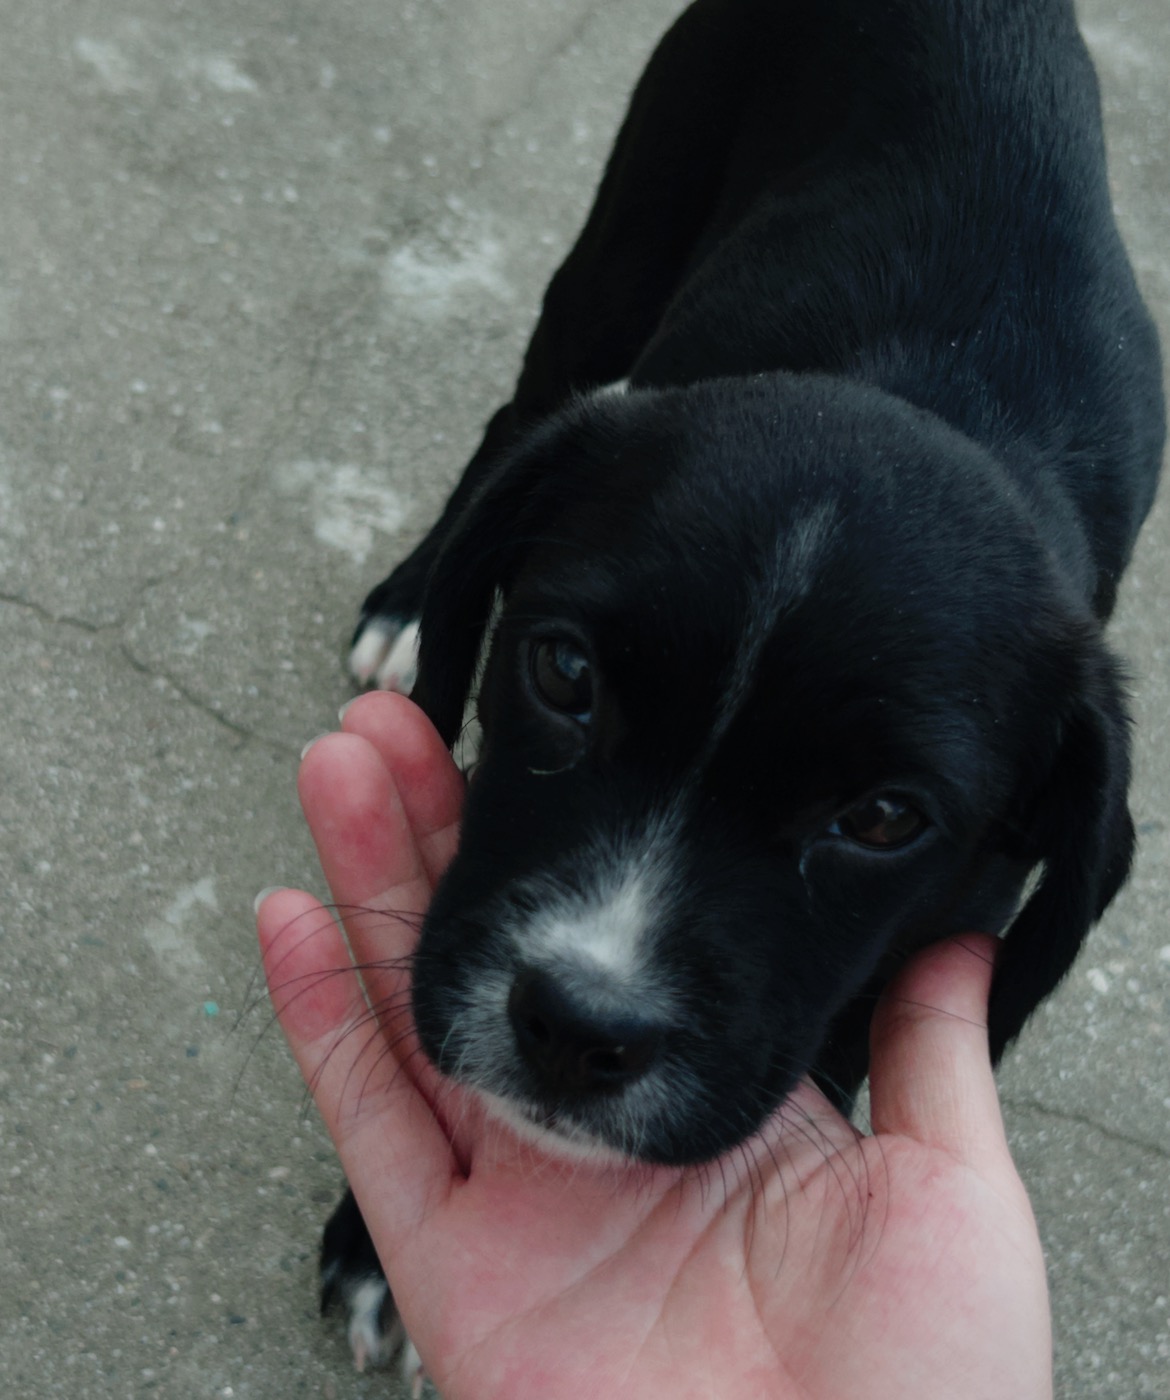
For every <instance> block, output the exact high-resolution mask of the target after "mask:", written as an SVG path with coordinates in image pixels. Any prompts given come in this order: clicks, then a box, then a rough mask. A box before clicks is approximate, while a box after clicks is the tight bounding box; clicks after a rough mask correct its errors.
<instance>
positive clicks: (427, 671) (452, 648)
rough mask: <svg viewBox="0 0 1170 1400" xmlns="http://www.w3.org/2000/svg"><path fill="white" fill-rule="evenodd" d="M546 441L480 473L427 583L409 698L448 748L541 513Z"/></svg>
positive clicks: (539, 439) (540, 437)
mask: <svg viewBox="0 0 1170 1400" xmlns="http://www.w3.org/2000/svg"><path fill="white" fill-rule="evenodd" d="M550 436H551V434H550V432H549V430H548V429H538V430H537V431H536V432H534V433H532V434H529V435H528V436H526V437H522V438H521V439H520V440H519V441H518V442H516V443H515V444H514V445H512V446H510V447H507V448H505V449H504V451H503V452H502V453H501V454H500V455H499V457H498V458H497V460H496V461H495V462H493V463H491V465H490V466H487V467H486V469H485V470H484V471H483V473H482V476H481V479H480V480H479V481H478V482H477V485H476V488H475V490H474V492H473V493H472V494H471V496H470V498H469V499H468V500H467V502H466V504H464V505H463V507H462V509H461V510H459V512H458V514H457V515H456V516H455V518H454V520H453V521H452V522H451V524H450V526H449V527H448V528H447V529H446V533H445V538H444V540H443V544H442V547H441V548H440V550H439V553H438V555H437V557H436V559H435V562H434V564H433V566H432V567H431V571H430V574H429V575H428V577H427V584H426V590H425V593H424V596H423V606H422V615H421V618H420V620H419V661H418V680H417V681H416V683H415V686H414V689H413V691H412V692H411V698H412V699H413V700H414V701H415V702H416V704H418V705H420V706H421V707H422V709H423V710H424V711H425V712H426V714H427V716H428V717H429V718H430V720H431V723H432V724H433V725H434V726H435V728H436V729H437V730H438V731H439V734H440V735H441V736H442V739H443V742H444V743H445V744H446V745H447V747H448V748H451V747H452V746H453V745H454V743H455V741H456V739H457V738H458V737H459V732H460V728H461V726H462V723H463V711H464V708H465V706H466V704H467V700H468V697H469V695H470V693H471V687H472V684H473V682H474V680H475V671H476V665H477V663H478V661H479V656H480V648H481V646H482V644H483V639H484V633H485V631H486V629H487V625H488V622H489V620H490V619H491V615H492V608H493V606H494V603H495V599H496V594H497V592H498V591H500V590H502V589H504V588H506V586H507V584H508V582H509V580H510V579H511V577H512V576H513V574H514V571H515V568H516V565H517V561H518V559H519V557H520V554H521V552H522V550H523V549H524V547H525V545H526V544H528V543H530V542H531V539H532V535H533V532H534V530H535V528H536V525H537V522H538V519H539V518H540V516H541V515H542V514H543V507H542V501H543V499H544V493H543V492H542V490H541V487H542V483H543V479H544V476H545V474H546V471H547V461H548V454H547V450H546V444H547V439H548V438H549V437H550ZM474 465H475V464H473V466H474Z"/></svg>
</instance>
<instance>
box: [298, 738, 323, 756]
mask: <svg viewBox="0 0 1170 1400" xmlns="http://www.w3.org/2000/svg"><path fill="white" fill-rule="evenodd" d="M326 737H327V736H326V735H324V734H315V735H314V736H313V737H312V738H311V739H310V740H309V742H308V743H307V744H306V745H305V747H304V748H303V749H302V750H301V758H302V759H303V758H304V757H305V755H306V754H307V753H308V752H309V750H310V749H311V748H312V747H313V745H314V744H317V743H320V741H321V740H322V739H324V738H326Z"/></svg>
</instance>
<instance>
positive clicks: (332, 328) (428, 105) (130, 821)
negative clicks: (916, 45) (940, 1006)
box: [0, 0, 1170, 1400]
mask: <svg viewBox="0 0 1170 1400" xmlns="http://www.w3.org/2000/svg"><path fill="white" fill-rule="evenodd" d="M677 8H679V5H678V3H676V0H625V3H624V4H622V5H621V6H620V7H618V6H616V5H608V6H603V5H599V4H597V3H596V2H595V0H592V2H589V0H507V3H504V0H493V3H491V4H487V3H482V0H481V3H478V4H477V3H474V0H445V3H440V0H431V2H430V3H428V2H427V0H382V2H381V3H379V0H332V3H330V4H329V5H327V6H326V5H313V4H310V3H308V0H199V3H193V0H134V3H129V2H128V0H39V2H38V4H36V5H35V6H33V5H19V4H16V3H13V2H12V0H0V33H2V34H3V39H2V41H0V188H2V189H3V191H4V199H3V202H2V203H0V345H2V349H3V366H4V371H3V374H2V375H0V646H2V648H3V655H4V657H5V662H6V664H5V665H4V666H3V668H2V669H0V714H2V715H3V717H4V718H3V721H2V723H0V879H2V887H3V889H4V892H5V898H4V900H3V902H2V904H0V988H2V992H3V997H2V1001H0V1392H2V1393H3V1394H4V1395H5V1396H7V1397H11V1400H32V1397H42V1396H46V1397H47V1396H58V1395H60V1396H70V1397H85V1398H86V1400H89V1397H93V1400H114V1397H119V1398H120V1400H122V1398H124V1397H140V1396H141V1397H181V1398H182V1400H187V1397H202V1396H207V1397H226V1396H235V1397H250V1400H276V1398H277V1397H280V1398H281V1400H284V1397H288V1396H297V1395H309V1396H329V1397H336V1398H337V1400H348V1398H349V1397H358V1396H376V1395H385V1394H387V1393H390V1391H391V1387H390V1383H389V1382H388V1381H387V1380H386V1378H385V1377H379V1376H369V1375H367V1376H365V1377H357V1376H355V1375H354V1374H353V1372H352V1370H351V1368H350V1365H349V1361H348V1356H347V1353H346V1351H345V1348H344V1345H343V1343H342V1342H341V1340H340V1338H339V1337H338V1335H337V1333H336V1331H335V1330H334V1329H329V1328H325V1327H323V1326H322V1325H321V1323H320V1322H319V1320H318V1318H317V1316H316V1308H315V1299H314V1267H315V1263H314V1253H315V1248H316V1240H317V1234H318V1230H319V1227H320V1223H321V1221H322V1219H323V1217H324V1215H325V1214H326V1212H327V1211H328V1209H329V1207H330V1206H331V1204H332V1202H333V1200H334V1198H335V1195H336V1192H337V1190H338V1187H339V1185H340V1173H339V1171H338V1168H337V1166H336V1163H335V1160H334V1158H333V1155H332V1151H331V1149H330V1146H329V1144H328V1142H327V1140H326V1138H325V1137H324V1135H323V1133H322V1132H321V1130H320V1128H319V1127H318V1125H317V1123H316V1121H315V1119H314V1118H313V1117H312V1115H311V1113H307V1112H305V1111H304V1100H303V1094H302V1089H301V1086H300V1082H299V1079H298V1077H297V1075H296V1073H295V1070H294V1069H293V1066H292V1064H291V1061H290V1059H289V1057H288V1056H287V1054H286V1053H285V1050H284V1047H283V1043H282V1041H281V1039H280V1037H279V1034H278V1033H277V1032H275V1031H274V1030H273V1029H272V1028H271V1027H270V1026H269V1023H268V1015H267V1011H266V1009H265V1005H264V1004H263V1002H262V1000H261V999H260V998H259V996H258V991H257V988H256V984H255V981H254V975H255V972H256V966H255V954H254V943H253V937H252V930H251V901H252V897H253V895H254V893H255V892H256V890H257V889H258V888H259V887H261V886H262V885H267V884H272V883H304V882H306V881H308V882H312V881H314V880H315V879H316V876H315V873H314V863H313V859H312V856H311V851H310V846H309V843H308V840H307V837H306V835H305V833H304V832H303V830H302V827H301V822H300V818H299V813H298V811H297V808H296V802H295V794H294V790H293V778H294V773H295V768H296V758H297V754H298V752H299V749H300V747H301V745H302V744H303V743H304V742H305V741H306V740H307V739H308V738H310V737H311V736H312V735H313V734H315V733H317V732H319V731H320V730H323V729H325V728H328V727H330V726H331V725H332V723H333V720H334V716H335V713H336V710H337V707H338V705H339V704H340V703H341V702H343V701H344V700H345V699H346V698H348V696H349V695H350V693H351V692H350V689H349V686H348V685H347V682H346V680H345V677H344V674H343V672H342V668H341V664H340V658H341V655H342V650H343V645H344V642H345V640H346V638H347V635H348V632H349V629H350V627H351V625H352V622H353V618H354V612H355V607H356V605H357V602H358V601H359V600H360V598H361V596H362V594H363V592H364V591H365V589H366V588H367V587H368V586H369V585H370V584H371V583H372V582H374V581H375V580H376V579H378V578H380V577H381V576H382V574H383V573H384V572H385V569H386V566H387V565H388V563H389V562H391V561H392V560H393V559H394V558H395V557H396V556H397V555H399V554H401V553H402V552H403V551H404V550H405V549H406V548H407V547H408V546H409V545H410V544H411V543H412V542H413V541H414V540H415V539H416V538H417V537H418V535H419V534H420V533H421V531H422V530H423V529H424V528H425V526H426V525H427V523H428V522H429V520H430V519H431V517H432V515H433V513H434V511H435V510H436V509H437V507H438V505H439V504H440V502H441V500H442V498H443V496H444V495H445V492H446V490H447V489H448V487H449V485H450V484H451V482H452V481H453V479H454V477H455V475H456V473H457V472H458V470H459V468H460V467H461V465H462V463H463V461H464V460H465V459H466V456H467V455H468V453H469V451H470V449H471V448H472V446H473V445H474V443H475V441H476V439H477V433H478V430H479V427H480V425H481V423H482V422H483V420H484V419H485V418H486V417H487V415H488V414H489V412H490V411H491V410H492V409H493V408H494V407H495V405H496V404H497V402H499V401H500V400H501V399H502V397H504V396H505V395H506V393H507V391H508V387H509V385H510V382H511V380H512V377H513V376H514V373H515V371H516V368H517V365H518V359H519V355H520V352H521V349H522V346H523V343H524V340H525V338H526V335H527V333H528V331H529V329H530V327H531V325H532V322H533V319H534V316H535V312H536V308H537V306H538V301H539V296H540V293H541V290H542V287H543V284H544V282H545V280H546V279H547V276H548V274H549V273H550V271H551V270H552V268H553V267H554V266H555V264H556V262H557V261H558V259H559V257H560V255H561V254H562V253H563V251H564V250H565V248H566V247H567V244H568V242H569V240H570V238H571V237H572V234H573V232H574V231H575V228H576V226H577V224H578V222H579V220H580V218H581V216H582V214H583V212H584V210H585V208H586V206H587V204H588V201H589V199H590V197H591V195H592V191H593V187H594V184H595V181H596V178H597V175H598V173H599V169H600V163H601V161H602V159H603V157H604V154H605V152H606V150H607V148H608V144H609V141H610V140H611V138H612V134H613V132H614V130H615V128H616V124H617V121H618V119H619V117H620V113H621V111H622V109H623V105H624V102H625V99H626V97H627V95H628V92H629V89H630V87H631V85H632V83H633V81H634V78H635V77H636V75H637V73H638V71H639V70H640V68H641V65H642V63H643V62H644V59H645V57H646V55H647V54H648V52H649V50H650V48H651V46H652V44H653V42H654V40H655V39H656V37H657V36H658V34H660V33H661V31H662V30H663V29H664V28H665V27H666V25H667V23H668V22H669V20H670V19H671V18H672V16H673V14H674V13H675V11H676V9H677ZM1081 13H1082V17H1083V20H1084V24H1085V29H1086V32H1087V34H1088V37H1089V39H1090V42H1091V44H1092V47H1093V49H1094V52H1095V54H1096V57H1097V59H1098V63H1099V67H1100V71H1101V77H1102V81H1103V84H1104V90H1105V102H1106V112H1107V122H1108V134H1109V140H1110V146H1111V152H1112V158H1113V167H1112V168H1113V179H1114V185H1115V192H1116V201H1117V205H1118V209H1119V214H1120V217H1121V220H1122V224H1123V227H1124V231H1125V233H1126V236H1127V238H1128V241H1129V245H1130V248H1131V250H1132V253H1133V256H1134V259H1135V262H1136V264H1137V268H1138V272H1139V276H1140V278H1141V281H1142V284H1143V286H1144V288H1145V291H1146V293H1147V296H1148V298H1149V300H1150V302H1151V305H1152V306H1153V308H1154V311H1155V314H1156V315H1157V316H1158V319H1159V322H1160V324H1161V327H1162V331H1163V336H1164V340H1165V341H1166V343H1167V344H1170V13H1167V11H1166V9H1165V0H1108V3H1107V2H1106V0H1083V3H1082V6H1081ZM1168 534H1170V515H1168V513H1167V510H1166V509H1165V508H1160V509H1159V510H1158V511H1157V513H1156V515H1155V517H1154V519H1153V520H1152V521H1151V522H1150V524H1149V525H1148V526H1147V529H1146V533H1145V535H1144V537H1143V540H1142V544H1141V547H1140V549H1139V553H1138V557H1137V560H1136V562H1135V565H1134V568H1133V572H1132V574H1131V575H1130V577H1129V579H1128V581H1127V583H1126V586H1125V590H1124V594H1123V602H1122V606H1121V610H1120V614H1119V617H1118V620H1117V624H1116V627H1115V629H1114V633H1113V635H1114V639H1115V642H1116V644H1117V645H1118V646H1119V647H1120V649H1121V650H1122V651H1123V652H1124V654H1125V655H1126V656H1127V657H1128V658H1129V661H1130V664H1131V666H1132V670H1133V675H1134V680H1135V692H1136V710H1137V716H1138V726H1137V746H1138V777H1137V785H1136V792H1135V812H1136V815H1137V819H1138V821H1139V824H1140V830H1141V836H1142V847H1141V854H1140V858H1139V862H1138V866H1137V870H1136V874H1135V877H1134V879H1133V881H1132V883H1131V885H1130V886H1129V888H1128V890H1127V891H1126V893H1125V894H1124V895H1123V897H1122V898H1121V899H1120V900H1119V901H1118V903H1117V905H1116V906H1115V907H1114V908H1113V910H1111V912H1110V914H1109V916H1108V919H1107V920H1106V922H1105V924H1104V926H1103V927H1102V928H1101V929H1100V930H1099V931H1098V932H1097V933H1096V935H1095V937H1094V939H1093V942H1092V944H1091V945H1090V947H1089V949H1088V950H1087V952H1086V954H1085V956H1084V957H1083V959H1082V961H1081V963H1080V964H1079V965H1078V967H1077V969H1076V971H1075V972H1074V973H1073V975H1072V976H1071V978H1070V979H1069V981H1068V983H1067V985H1066V986H1065V987H1064V988H1063V989H1062V991H1061V993H1060V995H1059V996H1058V997H1057V998H1056V999H1055V1000H1054V1001H1053V1002H1052V1003H1051V1004H1050V1005H1049V1006H1048V1007H1046V1008H1045V1009H1044V1010H1043V1011H1042V1012H1041V1013H1040V1015H1039V1016H1038V1017H1037V1018H1036V1020H1035V1022H1034V1023H1033V1025H1032V1026H1031V1027H1030V1029H1029V1030H1028V1032H1027V1033H1026V1035H1025V1036H1024V1038H1023V1040H1022V1042H1021V1044H1020V1045H1019V1047H1018V1048H1017V1050H1016V1051H1015V1052H1014V1053H1013V1055H1012V1056H1011V1059H1010V1061H1009V1063H1008V1064H1007V1066H1006V1067H1005V1070H1004V1073H1003V1075H1002V1086H1003V1094H1004V1098H1005V1103H1006V1107H1007V1112H1008V1115H1009V1119H1010V1124H1011V1130H1012V1136H1013V1143H1014V1147H1015V1150H1016V1153H1017V1156H1018V1160H1019V1161H1020V1164H1021V1167H1022V1169H1023V1171H1024V1174H1025V1177H1026V1180H1027V1182H1028V1185H1029V1187H1030V1190H1031V1192H1032V1195H1033V1198H1034V1201H1035V1204H1036V1210H1037V1214H1038V1216H1039V1219H1040V1224H1041V1229H1042V1232H1043V1235H1044V1239H1045V1242H1046V1245H1047V1248H1048V1251H1049V1259H1050V1264H1051V1277H1052V1286H1053V1293H1054V1303H1055V1309H1056V1326H1057V1357H1058V1361H1057V1364H1058V1378H1059V1393H1060V1394H1061V1395H1062V1396H1064V1397H1066V1400H1089V1397H1101V1400H1106V1398H1108V1400H1121V1397H1126V1398H1127V1400H1128V1397H1162V1398H1163V1400H1166V1397H1170V1262H1168V1261H1170V1014H1168V1013H1170V798H1168V796H1167V788H1166V781H1165V775H1166V774H1167V772H1168V771H1170V770H1168V762H1170V727H1168V720H1167V716H1168V714H1170V655H1168V650H1167V623H1166V620H1165V619H1166V616H1167V599H1170V566H1168V563H1167V560H1168V557H1170V554H1168V551H1167V548H1166V545H1167V536H1168Z"/></svg>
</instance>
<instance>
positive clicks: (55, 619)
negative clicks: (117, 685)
mask: <svg viewBox="0 0 1170 1400" xmlns="http://www.w3.org/2000/svg"><path fill="white" fill-rule="evenodd" d="M0 603H7V604H8V605H9V606H10V607H14V608H25V609H27V610H28V611H29V612H31V613H34V614H35V615H36V616H37V617H39V618H40V619H41V620H42V622H48V623H51V624H52V625H53V626H54V627H76V628H78V629H79V630H80V631H82V632H88V633H89V634H90V635H91V636H94V637H98V636H101V634H102V633H103V632H112V631H116V630H117V628H119V627H121V626H123V619H122V618H120V617H119V618H115V619H114V620H113V622H87V621H86V619H85V618H83V617H71V616H70V615H69V614H68V613H55V612H53V611H51V610H50V609H49V608H46V607H45V606H44V604H43V603H37V602H35V601H34V600H33V599H32V598H27V597H25V596H24V595H23V594H20V593H0Z"/></svg>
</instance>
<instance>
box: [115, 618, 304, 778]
mask: <svg viewBox="0 0 1170 1400" xmlns="http://www.w3.org/2000/svg"><path fill="white" fill-rule="evenodd" d="M118 650H119V651H120V652H121V653H122V656H123V658H124V659H125V661H126V663H127V664H128V665H129V666H130V668H131V670H134V671H137V672H138V674H139V675H140V676H147V677H148V678H149V679H151V680H161V681H165V682H166V683H167V685H169V686H170V687H171V688H172V689H173V690H174V691H175V693H176V694H177V695H178V696H180V697H181V698H182V699H183V700H185V701H186V702H187V704H188V705H190V706H192V707H193V708H194V709H196V710H198V711H199V712H200V713H201V714H204V715H207V716H208V717H209V718H211V719H213V720H214V721H215V722H216V724H218V725H219V726H220V727H221V728H223V729H226V730H227V731H228V732H229V733H230V734H234V735H235V736H236V737H237V738H238V739H240V740H241V744H243V743H255V744H262V745H263V746H264V747H265V748H268V749H271V750H272V751H273V752H274V753H279V754H281V755H289V756H291V757H293V758H296V757H299V752H298V750H297V749H296V748H294V747H293V745H291V744H283V743H281V741H280V740H279V739H270V738H269V737H268V736H267V735H266V734H260V733H259V732H258V731H256V730H255V729H249V728H248V726H247V725H244V724H238V723H237V722H236V721H235V720H234V719H229V718H228V717H227V715H225V714H222V713H221V712H220V711H219V710H217V709H215V707H214V706H212V705H210V704H208V702H207V701H206V700H204V699H203V698H202V697H201V696H199V695H196V694H195V693H194V691H192V690H190V689H189V688H188V687H187V686H185V685H184V684H183V683H182V681H179V680H177V679H176V678H175V677H174V676H172V675H171V674H170V673H169V672H167V671H162V670H158V669H156V668H155V667H153V666H148V665H147V664H146V662H144V661H140V660H139V659H138V657H137V656H135V655H134V653H133V652H132V651H131V650H130V645H129V643H128V642H125V641H123V642H121V643H119V646H118Z"/></svg>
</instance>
